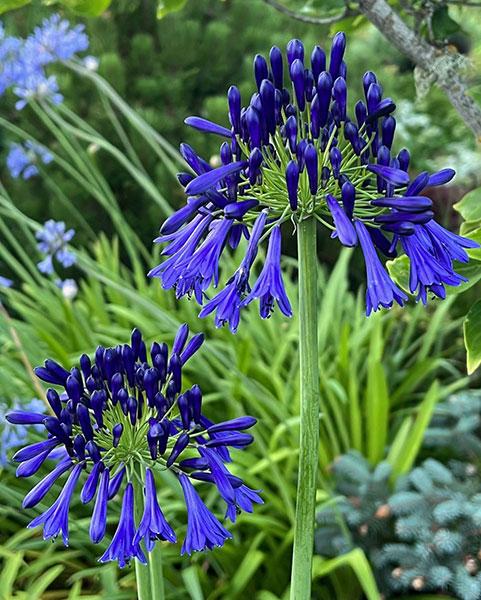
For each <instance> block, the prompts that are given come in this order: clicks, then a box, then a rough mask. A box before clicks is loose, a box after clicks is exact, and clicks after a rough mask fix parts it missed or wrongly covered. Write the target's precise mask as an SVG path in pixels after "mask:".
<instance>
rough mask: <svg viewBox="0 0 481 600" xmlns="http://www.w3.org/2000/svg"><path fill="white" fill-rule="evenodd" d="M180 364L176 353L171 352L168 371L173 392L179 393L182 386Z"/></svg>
mask: <svg viewBox="0 0 481 600" xmlns="http://www.w3.org/2000/svg"><path fill="white" fill-rule="evenodd" d="M181 367H182V364H181V362H180V357H179V355H178V354H172V356H171V357H170V361H169V369H168V372H169V373H171V374H172V382H173V386H174V391H175V393H177V394H178V393H179V392H180V389H181V386H182V370H181Z"/></svg>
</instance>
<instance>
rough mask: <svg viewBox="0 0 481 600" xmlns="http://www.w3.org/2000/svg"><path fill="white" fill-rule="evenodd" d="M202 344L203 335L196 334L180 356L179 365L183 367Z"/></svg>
mask: <svg viewBox="0 0 481 600" xmlns="http://www.w3.org/2000/svg"><path fill="white" fill-rule="evenodd" d="M203 343H204V334H203V333H198V334H197V335H194V336H193V337H192V338H191V339H190V340H189V343H188V344H187V346H186V348H185V350H184V351H183V352H182V354H181V355H180V364H181V365H185V363H186V362H187V361H188V360H189V358H190V357H191V356H192V355H194V354H195V353H196V352H197V350H198V349H199V348H200V347H201V346H202V344H203Z"/></svg>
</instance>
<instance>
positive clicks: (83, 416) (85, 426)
mask: <svg viewBox="0 0 481 600" xmlns="http://www.w3.org/2000/svg"><path fill="white" fill-rule="evenodd" d="M77 418H78V421H79V425H80V428H81V429H82V433H83V434H84V437H85V439H86V440H91V439H93V437H94V430H93V429H92V424H91V423H90V413H89V411H88V408H87V407H86V406H84V405H83V404H80V403H79V404H77Z"/></svg>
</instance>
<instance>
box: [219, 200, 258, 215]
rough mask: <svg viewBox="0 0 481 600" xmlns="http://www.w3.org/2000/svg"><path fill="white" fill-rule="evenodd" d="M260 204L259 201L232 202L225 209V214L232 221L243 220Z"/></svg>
mask: <svg viewBox="0 0 481 600" xmlns="http://www.w3.org/2000/svg"><path fill="white" fill-rule="evenodd" d="M258 204H259V202H258V200H242V201H241V202H232V204H228V205H227V206H226V207H225V208H224V214H225V216H226V217H229V218H230V219H242V217H243V216H244V215H245V214H246V213H248V212H249V211H250V210H251V209H252V208H255V207H256V206H257V205H258Z"/></svg>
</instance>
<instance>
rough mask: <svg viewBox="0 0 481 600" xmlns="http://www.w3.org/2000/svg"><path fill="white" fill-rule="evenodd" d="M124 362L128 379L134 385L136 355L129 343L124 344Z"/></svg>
mask: <svg viewBox="0 0 481 600" xmlns="http://www.w3.org/2000/svg"><path fill="white" fill-rule="evenodd" d="M122 362H123V364H124V369H125V373H126V374H127V381H128V382H129V385H130V386H131V387H132V386H133V385H134V381H135V367H134V365H135V357H134V353H133V351H132V348H131V347H130V346H128V345H127V344H125V345H124V346H122Z"/></svg>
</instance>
